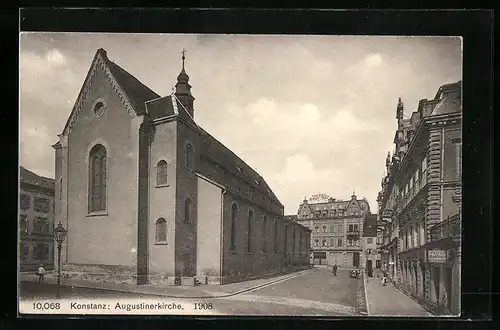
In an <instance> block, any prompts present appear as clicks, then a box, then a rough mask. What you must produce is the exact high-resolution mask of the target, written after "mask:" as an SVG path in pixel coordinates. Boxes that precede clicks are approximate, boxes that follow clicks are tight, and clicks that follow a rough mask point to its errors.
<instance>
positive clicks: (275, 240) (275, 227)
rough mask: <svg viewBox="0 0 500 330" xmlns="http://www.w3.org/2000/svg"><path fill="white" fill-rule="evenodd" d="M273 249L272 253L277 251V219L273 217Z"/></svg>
mask: <svg viewBox="0 0 500 330" xmlns="http://www.w3.org/2000/svg"><path fill="white" fill-rule="evenodd" d="M273 235H274V237H273V245H274V247H273V249H274V253H278V220H277V219H275V220H274V231H273Z"/></svg>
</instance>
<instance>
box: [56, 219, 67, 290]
mask: <svg viewBox="0 0 500 330" xmlns="http://www.w3.org/2000/svg"><path fill="white" fill-rule="evenodd" d="M66 233H67V231H66V229H64V227H63V226H62V223H61V222H60V221H59V224H58V225H57V227H56V228H55V229H54V238H55V240H56V242H57V292H56V295H57V298H59V297H60V296H59V287H60V286H61V248H62V243H63V242H64V239H65V238H66Z"/></svg>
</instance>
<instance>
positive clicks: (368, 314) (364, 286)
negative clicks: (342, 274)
mask: <svg viewBox="0 0 500 330" xmlns="http://www.w3.org/2000/svg"><path fill="white" fill-rule="evenodd" d="M366 284H367V282H366V276H365V274H364V273H363V288H364V289H365V305H366V315H367V316H370V314H371V313H370V303H369V302H368V290H367V289H366ZM361 314H364V313H363V312H361Z"/></svg>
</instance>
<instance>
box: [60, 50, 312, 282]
mask: <svg viewBox="0 0 500 330" xmlns="http://www.w3.org/2000/svg"><path fill="white" fill-rule="evenodd" d="M194 112H195V110H194V97H193V96H192V94H191V85H190V84H189V76H188V75H187V73H186V71H185V68H184V56H183V58H182V70H181V72H180V74H179V75H178V77H177V84H176V86H175V92H173V93H172V94H171V95H168V96H165V97H161V96H160V95H158V94H156V93H155V92H153V91H152V90H151V89H149V88H148V87H147V86H145V85H144V84H142V83H141V82H140V81H139V80H137V79H136V78H135V77H133V76H132V75H131V74H130V73H128V72H127V71H125V70H124V69H123V68H121V67H120V66H118V65H117V64H116V63H114V62H112V61H111V60H110V59H109V58H108V56H107V53H106V51H105V50H103V49H99V50H98V51H97V52H96V54H95V57H94V59H93V61H92V64H91V66H90V69H89V72H88V74H87V77H86V78H85V80H84V82H83V86H82V89H81V91H80V94H79V96H78V98H77V101H76V103H75V106H74V108H73V110H72V112H71V114H70V116H69V118H68V121H67V123H66V125H65V127H64V129H63V132H62V133H61V134H60V135H59V141H58V142H57V143H56V144H55V145H53V148H54V149H55V158H56V162H55V163H56V170H55V172H56V188H57V199H56V215H57V216H56V217H57V221H61V222H62V223H63V225H64V227H65V228H66V229H67V231H68V233H67V238H66V241H65V244H64V247H63V250H62V260H63V262H64V263H65V269H67V270H68V271H69V270H75V269H76V270H82V269H93V270H92V271H93V272H108V273H110V274H112V273H117V274H122V275H123V276H124V278H128V279H130V278H132V280H133V281H134V282H136V283H137V284H144V283H148V282H149V283H151V282H158V281H166V282H167V283H172V282H173V283H174V284H175V283H179V281H180V280H182V279H183V278H194V277H204V278H205V279H207V278H208V279H209V280H210V281H212V282H214V283H228V282H235V281H240V280H244V279H249V278H254V277H259V276H263V275H269V274H277V273H280V272H283V271H287V270H289V269H290V268H300V267H306V266H307V265H308V257H307V250H306V244H302V245H301V242H304V241H306V240H308V239H309V236H308V235H309V230H308V229H307V228H305V227H303V226H300V225H299V224H297V223H291V222H290V221H288V220H286V219H285V217H284V214H283V209H284V208H283V205H282V204H281V203H280V201H279V200H278V198H277V197H276V196H275V194H274V193H273V192H272V190H271V189H270V187H269V186H268V185H267V183H266V182H265V180H264V179H263V178H262V177H261V176H260V175H259V174H258V173H256V172H255V171H254V170H253V169H252V168H251V167H250V166H248V165H247V164H246V163H245V162H243V161H242V160H241V159H240V158H238V157H237V156H236V155H235V154H234V153H233V152H232V151H231V150H229V149H227V148H226V147H225V146H224V145H223V144H222V143H220V142H219V141H217V140H216V139H215V138H214V137H212V136H211V135H210V134H209V133H208V132H206V131H205V130H203V129H202V128H201V127H200V126H199V125H198V124H197V123H196V121H195V120H194ZM104 246H105V247H106V248H105V250H104V251H103V247H104ZM96 269H97V270H96ZM127 276H128V277H127Z"/></svg>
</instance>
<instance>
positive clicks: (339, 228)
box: [337, 224, 344, 234]
mask: <svg viewBox="0 0 500 330" xmlns="http://www.w3.org/2000/svg"><path fill="white" fill-rule="evenodd" d="M337 228H338V229H337V230H338V233H339V234H343V233H344V228H343V226H342V224H340V225H338V227H337Z"/></svg>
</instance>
